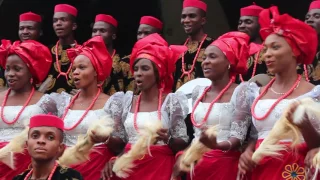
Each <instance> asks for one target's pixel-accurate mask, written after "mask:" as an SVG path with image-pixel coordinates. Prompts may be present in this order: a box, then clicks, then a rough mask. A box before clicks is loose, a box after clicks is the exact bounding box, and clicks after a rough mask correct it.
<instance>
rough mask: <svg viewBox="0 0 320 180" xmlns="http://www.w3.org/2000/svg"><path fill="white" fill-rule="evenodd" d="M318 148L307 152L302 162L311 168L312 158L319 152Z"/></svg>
mask: <svg viewBox="0 0 320 180" xmlns="http://www.w3.org/2000/svg"><path fill="white" fill-rule="evenodd" d="M319 150H320V148H314V149H311V150H310V151H309V152H308V153H307V156H306V158H305V159H304V164H305V165H306V166H307V167H309V168H311V167H312V166H313V158H314V156H315V155H316V154H317V153H318V152H319Z"/></svg>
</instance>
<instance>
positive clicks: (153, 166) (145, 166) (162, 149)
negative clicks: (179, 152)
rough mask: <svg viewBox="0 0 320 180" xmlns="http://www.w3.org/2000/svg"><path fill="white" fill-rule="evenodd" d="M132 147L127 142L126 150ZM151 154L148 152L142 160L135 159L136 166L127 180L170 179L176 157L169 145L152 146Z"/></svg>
mask: <svg viewBox="0 0 320 180" xmlns="http://www.w3.org/2000/svg"><path fill="white" fill-rule="evenodd" d="M130 149H131V144H127V146H126V148H125V152H128V151H129V150H130ZM150 151H151V155H152V156H153V157H151V156H149V155H148V154H146V155H145V156H144V157H143V158H142V159H141V160H136V161H134V164H135V167H134V168H133V169H132V170H133V172H132V173H131V174H130V176H129V177H128V178H126V179H127V180H169V179H170V178H171V174H172V169H173V166H174V163H175V158H174V154H173V152H172V150H171V149H170V148H169V147H168V146H151V147H150Z"/></svg>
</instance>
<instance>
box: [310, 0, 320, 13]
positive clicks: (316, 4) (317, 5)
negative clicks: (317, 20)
mask: <svg viewBox="0 0 320 180" xmlns="http://www.w3.org/2000/svg"><path fill="white" fill-rule="evenodd" d="M312 9H320V0H315V1H313V2H312V3H311V4H310V6H309V11H310V10H312Z"/></svg>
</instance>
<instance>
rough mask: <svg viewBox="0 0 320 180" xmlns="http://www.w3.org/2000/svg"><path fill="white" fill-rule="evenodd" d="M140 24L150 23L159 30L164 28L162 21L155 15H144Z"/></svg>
mask: <svg viewBox="0 0 320 180" xmlns="http://www.w3.org/2000/svg"><path fill="white" fill-rule="evenodd" d="M140 24H146V25H150V26H152V27H155V28H157V29H159V30H162V26H163V24H162V22H161V21H160V20H159V19H157V18H155V17H152V16H143V17H142V18H141V19H140Z"/></svg>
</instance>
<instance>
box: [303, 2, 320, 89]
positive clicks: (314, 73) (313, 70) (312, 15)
mask: <svg viewBox="0 0 320 180" xmlns="http://www.w3.org/2000/svg"><path fill="white" fill-rule="evenodd" d="M305 23H307V24H309V25H310V26H311V27H313V28H314V29H315V30H316V31H317V33H318V41H319V35H320V1H319V0H318V1H313V2H312V3H311V4H310V6H309V11H308V13H307V14H306V18H305ZM319 61H320V44H319V43H318V51H317V54H316V56H315V58H314V60H313V63H312V64H310V65H308V66H304V65H299V67H298V72H299V74H303V76H304V77H305V75H306V74H307V76H308V79H309V80H310V82H311V83H312V84H314V85H319V84H320V63H319Z"/></svg>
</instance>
